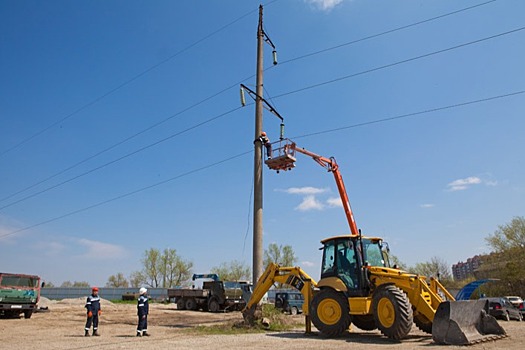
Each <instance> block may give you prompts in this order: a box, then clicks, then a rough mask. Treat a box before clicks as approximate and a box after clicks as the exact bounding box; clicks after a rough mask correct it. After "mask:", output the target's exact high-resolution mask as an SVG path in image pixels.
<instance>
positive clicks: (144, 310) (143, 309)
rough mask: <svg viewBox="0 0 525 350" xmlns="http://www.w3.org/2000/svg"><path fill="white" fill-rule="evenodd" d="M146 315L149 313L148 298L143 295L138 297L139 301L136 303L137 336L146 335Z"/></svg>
mask: <svg viewBox="0 0 525 350" xmlns="http://www.w3.org/2000/svg"><path fill="white" fill-rule="evenodd" d="M148 313H149V305H148V297H147V296H146V295H145V294H144V295H141V296H140V297H139V300H138V303H137V315H138V317H139V325H138V326H137V335H139V334H141V333H142V332H143V333H144V334H146V332H147V331H148Z"/></svg>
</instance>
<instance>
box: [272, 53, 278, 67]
mask: <svg viewBox="0 0 525 350" xmlns="http://www.w3.org/2000/svg"><path fill="white" fill-rule="evenodd" d="M272 56H273V65H274V66H275V65H276V64H277V51H275V50H273V51H272Z"/></svg>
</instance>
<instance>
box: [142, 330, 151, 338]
mask: <svg viewBox="0 0 525 350" xmlns="http://www.w3.org/2000/svg"><path fill="white" fill-rule="evenodd" d="M142 336H143V337H149V336H150V335H149V334H148V332H146V331H144V332H142Z"/></svg>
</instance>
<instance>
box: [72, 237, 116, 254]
mask: <svg viewBox="0 0 525 350" xmlns="http://www.w3.org/2000/svg"><path fill="white" fill-rule="evenodd" d="M78 244H80V245H81V246H83V247H85V248H86V249H87V251H86V252H85V254H82V256H83V257H89V258H96V259H117V258H121V257H124V256H125V255H126V250H125V249H124V248H123V247H121V246H118V245H115V244H109V243H104V242H98V241H91V240H89V239H85V238H82V239H79V240H78Z"/></svg>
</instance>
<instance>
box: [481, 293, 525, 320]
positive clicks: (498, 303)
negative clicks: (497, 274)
mask: <svg viewBox="0 0 525 350" xmlns="http://www.w3.org/2000/svg"><path fill="white" fill-rule="evenodd" d="M483 299H486V300H488V301H489V314H490V315H492V316H494V317H495V318H499V319H502V320H506V321H510V320H516V321H520V322H521V320H522V319H523V318H522V316H521V312H520V310H518V309H517V308H515V307H514V305H512V303H511V302H510V301H509V299H507V298H505V297H499V298H483Z"/></svg>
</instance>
